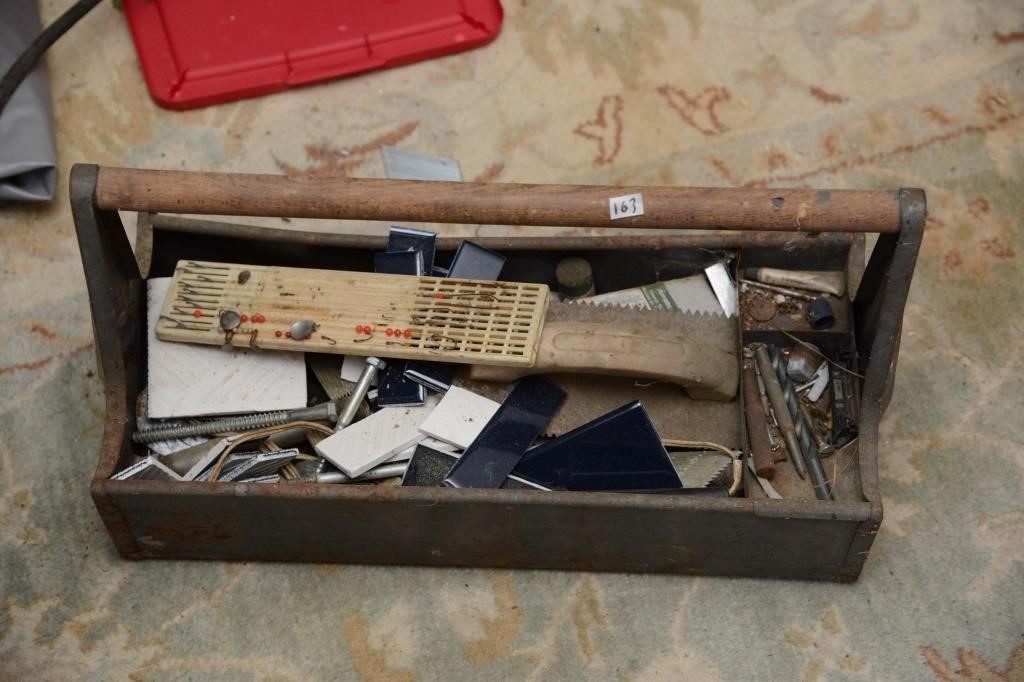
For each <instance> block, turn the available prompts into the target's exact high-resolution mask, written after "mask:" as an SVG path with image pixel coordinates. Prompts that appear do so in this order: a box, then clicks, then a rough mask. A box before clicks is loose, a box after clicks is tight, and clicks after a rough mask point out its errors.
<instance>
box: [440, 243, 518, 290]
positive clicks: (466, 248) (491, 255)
mask: <svg viewBox="0 0 1024 682" xmlns="http://www.w3.org/2000/svg"><path fill="white" fill-rule="evenodd" d="M506 260H507V259H506V258H505V257H504V256H502V255H501V254H500V253H495V252H494V251H491V250H490V249H485V248H484V247H482V246H480V245H479V244H474V243H473V242H470V241H464V242H462V243H461V244H459V249H458V250H457V251H456V252H455V256H454V257H453V258H452V264H451V266H450V267H449V268H448V276H449V277H452V278H454V279H484V280H488V281H494V280H496V279H498V277H499V276H501V269H502V268H503V267H505V261H506Z"/></svg>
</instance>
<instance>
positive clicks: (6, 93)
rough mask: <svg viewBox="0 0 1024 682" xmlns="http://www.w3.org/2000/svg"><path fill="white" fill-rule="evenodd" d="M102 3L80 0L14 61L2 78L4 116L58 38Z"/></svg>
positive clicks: (0, 105) (0, 90)
mask: <svg viewBox="0 0 1024 682" xmlns="http://www.w3.org/2000/svg"><path fill="white" fill-rule="evenodd" d="M100 2H101V0H78V2H76V3H75V4H73V5H72V6H71V7H69V8H68V10H67V11H66V12H64V14H62V15H60V17H58V18H57V20H56V21H54V22H53V23H52V24H50V25H49V26H47V27H46V28H45V29H44V30H43V32H42V33H40V34H39V35H38V36H37V37H36V39H35V40H33V41H32V44H31V45H29V46H28V47H27V48H26V49H25V51H24V52H22V53H21V55H20V56H19V57H18V58H17V59H16V60H14V63H13V64H11V67H10V68H9V69H7V73H5V74H4V75H3V78H0V114H3V112H4V107H6V106H7V102H8V101H9V100H10V99H11V97H12V96H13V95H14V91H15V90H17V89H18V86H19V85H21V82H22V81H23V80H25V77H26V76H28V75H29V73H31V72H32V69H34V68H35V66H36V63H38V62H39V60H40V59H41V58H42V56H43V54H45V53H46V51H47V50H48V49H50V46H51V45H53V44H54V43H55V42H57V39H58V38H60V37H61V36H62V35H64V34H65V33H67V32H68V29H70V28H71V27H72V26H74V25H75V24H77V23H78V20H79V19H81V18H82V17H84V16H85V15H86V14H88V13H89V10H91V9H92V8H93V7H95V6H96V5H98V4H100Z"/></svg>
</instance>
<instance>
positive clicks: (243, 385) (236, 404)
mask: <svg viewBox="0 0 1024 682" xmlns="http://www.w3.org/2000/svg"><path fill="white" fill-rule="evenodd" d="M147 285H148V287H147V291H148V296H147V326H148V335H149V362H148V373H149V379H148V381H147V393H146V414H147V416H148V417H149V418H150V419H165V418H169V417H192V416H194V417H199V416H204V415H214V414H236V413H240V412H262V411H265V410H292V409H296V408H299V407H305V406H306V362H305V359H304V357H303V354H302V353H288V352H283V351H264V352H262V353H260V352H252V351H249V350H245V349H241V348H234V349H230V350H225V349H222V348H216V347H214V346H200V345H198V344H192V343H174V342H171V341H161V340H160V339H158V338H156V321H157V318H159V317H160V309H161V308H162V307H163V304H164V299H165V298H166V297H167V292H168V290H169V289H170V286H171V278H170V277H159V278H155V279H151V280H149V281H148V282H147Z"/></svg>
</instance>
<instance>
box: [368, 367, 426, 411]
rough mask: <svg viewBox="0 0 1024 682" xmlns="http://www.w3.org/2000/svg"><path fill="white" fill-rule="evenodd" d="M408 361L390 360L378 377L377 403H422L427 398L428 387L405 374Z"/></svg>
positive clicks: (386, 404) (391, 405)
mask: <svg viewBox="0 0 1024 682" xmlns="http://www.w3.org/2000/svg"><path fill="white" fill-rule="evenodd" d="M407 365H408V362H407V361H405V360H389V361H388V363H387V365H385V367H384V369H383V370H381V373H380V375H379V376H378V377H377V404H378V405H379V406H381V407H401V406H406V405H422V404H423V403H424V401H425V400H426V399H427V389H426V388H424V387H423V385H422V384H418V383H416V382H415V381H411V380H410V379H408V378H406V376H405V369H406V366H407Z"/></svg>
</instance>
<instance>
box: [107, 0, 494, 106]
mask: <svg viewBox="0 0 1024 682" xmlns="http://www.w3.org/2000/svg"><path fill="white" fill-rule="evenodd" d="M124 12H125V16H127V18H128V24H129V26H130V27H131V31H132V38H133V39H134V40H135V49H136V50H137V51H138V53H139V60H140V61H141V62H142V71H143V73H144V74H145V76H146V84H147V85H148V86H149V92H150V94H151V95H152V96H153V99H155V100H156V101H157V103H158V104H160V105H161V106H164V107H167V108H169V109H190V108H193V107H201V106H205V105H208V104H216V103H219V102H228V101H231V100H236V99H241V98H244V97H254V96H256V95H262V94H266V93H268V92H275V91H277V90H284V89H285V88H290V87H294V86H296V85H302V84H305V83H312V82H315V81H321V80H326V79H328V78H337V77H339V76H347V75H351V74H355V73H360V72H363V71H369V70H371V69H383V68H388V67H392V66H398V65H400V64H407V63H409V62H414V61H419V60H422V59H430V58H432V57H439V56H441V55H446V54H450V53H452V52H460V51H462V50H469V49H472V48H474V47H479V46H480V45H484V44H486V43H488V42H490V41H491V40H493V39H494V38H495V36H497V34H498V31H499V29H500V28H501V19H502V10H501V3H500V0H303V1H302V2H295V1H294V0H124Z"/></svg>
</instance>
